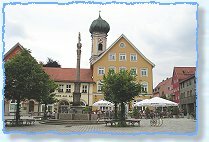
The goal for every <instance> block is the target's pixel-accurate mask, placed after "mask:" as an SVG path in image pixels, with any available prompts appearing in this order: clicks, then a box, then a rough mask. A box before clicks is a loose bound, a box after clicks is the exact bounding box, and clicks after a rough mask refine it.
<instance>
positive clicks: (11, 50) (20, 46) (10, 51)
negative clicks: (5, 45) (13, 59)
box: [4, 42, 24, 59]
mask: <svg viewBox="0 0 209 142" xmlns="http://www.w3.org/2000/svg"><path fill="white" fill-rule="evenodd" d="M17 47H19V48H20V49H24V47H23V46H22V45H21V44H20V43H19V42H18V43H16V44H15V45H14V46H13V47H12V48H11V49H10V50H9V51H8V52H7V53H6V54H5V55H4V59H5V58H6V57H7V56H8V55H9V54H10V53H12V52H13V51H14V50H15V49H16V48H17Z"/></svg>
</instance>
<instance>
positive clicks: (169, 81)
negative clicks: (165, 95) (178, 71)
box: [155, 77, 172, 88]
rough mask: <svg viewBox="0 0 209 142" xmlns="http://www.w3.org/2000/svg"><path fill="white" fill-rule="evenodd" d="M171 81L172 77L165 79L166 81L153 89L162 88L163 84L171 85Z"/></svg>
mask: <svg viewBox="0 0 209 142" xmlns="http://www.w3.org/2000/svg"><path fill="white" fill-rule="evenodd" d="M171 81H172V77H170V78H167V79H166V80H163V81H162V82H160V83H159V84H158V85H157V86H156V87H155V88H157V87H160V86H163V85H165V84H171Z"/></svg>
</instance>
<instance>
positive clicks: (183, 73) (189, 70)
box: [172, 67, 196, 82]
mask: <svg viewBox="0 0 209 142" xmlns="http://www.w3.org/2000/svg"><path fill="white" fill-rule="evenodd" d="M195 71H196V67H174V69H173V76H174V74H176V76H177V78H178V80H179V81H181V80H183V79H185V78H187V77H189V76H191V75H194V74H195ZM172 82H173V79H172Z"/></svg>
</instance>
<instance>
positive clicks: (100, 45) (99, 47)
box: [98, 43, 103, 51]
mask: <svg viewBox="0 0 209 142" xmlns="http://www.w3.org/2000/svg"><path fill="white" fill-rule="evenodd" d="M102 46H103V45H102V44H101V43H100V44H99V45H98V50H99V51H102V48H103V47H102Z"/></svg>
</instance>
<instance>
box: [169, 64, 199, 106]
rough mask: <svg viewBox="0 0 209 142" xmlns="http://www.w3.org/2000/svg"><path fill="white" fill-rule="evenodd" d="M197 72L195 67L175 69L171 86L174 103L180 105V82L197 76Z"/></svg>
mask: <svg viewBox="0 0 209 142" xmlns="http://www.w3.org/2000/svg"><path fill="white" fill-rule="evenodd" d="M195 70H196V68H195V67H174V69H173V76H172V82H171V84H172V86H173V94H174V101H175V102H176V103H179V99H180V91H179V82H181V81H182V80H184V79H185V78H187V77H189V76H191V75H193V74H195Z"/></svg>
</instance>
